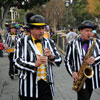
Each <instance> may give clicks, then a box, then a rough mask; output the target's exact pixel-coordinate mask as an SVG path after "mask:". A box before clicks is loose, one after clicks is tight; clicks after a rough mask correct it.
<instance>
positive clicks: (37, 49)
mask: <svg viewBox="0 0 100 100" xmlns="http://www.w3.org/2000/svg"><path fill="white" fill-rule="evenodd" d="M29 19H30V20H29V22H28V25H29V27H30V35H29V36H25V37H24V38H21V39H19V40H18V42H17V47H16V52H15V64H16V66H17V68H18V69H19V70H20V71H21V73H20V76H19V97H20V100H52V96H53V95H54V79H53V72H52V65H56V66H60V64H61V61H62V59H61V55H60V54H59V53H58V51H57V49H56V47H55V44H54V42H53V40H50V39H47V38H44V37H43V34H44V27H45V25H46V22H45V19H44V17H43V16H41V15H33V16H31V17H30V18H29ZM47 73H48V74H47Z"/></svg>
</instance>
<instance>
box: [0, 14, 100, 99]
mask: <svg viewBox="0 0 100 100" xmlns="http://www.w3.org/2000/svg"><path fill="white" fill-rule="evenodd" d="M26 16H28V17H25V18H26V19H25V25H22V24H18V23H12V24H8V23H6V24H5V26H6V29H7V34H6V37H5V43H4V45H3V39H2V37H1V35H0V57H3V51H2V50H4V49H5V50H6V52H7V53H8V58H9V76H10V78H11V79H12V80H14V77H15V76H18V77H19V98H20V100H53V96H54V79H53V70H52V66H57V67H59V66H60V64H61V62H62V57H61V54H60V53H59V51H58V50H57V48H56V45H55V43H54V41H53V40H52V39H51V37H52V36H53V34H54V32H53V31H52V29H50V27H49V25H47V24H46V20H45V18H44V17H43V16H41V15H37V14H33V13H28V14H27V15H26ZM96 29H97V25H95V24H94V23H93V22H92V21H90V20H85V21H83V22H82V24H81V25H80V26H79V27H78V31H79V32H80V35H79V36H78V35H77V33H75V32H73V28H70V29H69V33H67V34H66V56H65V60H64V63H65V67H66V69H67V71H68V73H69V74H70V75H71V77H72V79H73V82H77V81H79V80H80V77H79V72H80V68H81V66H82V67H84V68H83V70H82V73H83V76H82V78H83V77H85V78H86V80H85V82H84V83H83V87H82V88H81V89H80V90H79V91H78V92H77V100H90V97H91V95H92V92H93V89H96V88H99V87H100V70H99V69H100V46H99V44H100V40H99V39H98V38H97V36H96V33H97V32H96ZM50 30H51V31H50ZM1 33H2V32H0V34H1ZM93 44H94V45H93ZM92 45H93V46H94V47H93V48H92V47H91V46H92ZM90 49H92V53H91V55H90V56H87V54H88V53H90V52H89V50H90ZM84 59H85V61H84ZM84 62H85V65H84ZM87 66H89V67H91V68H92V70H93V72H94V75H93V76H92V77H91V78H87V76H85V74H84V73H85V71H84V69H85V67H87ZM82 73H81V74H82ZM87 73H88V71H87V72H86V74H87ZM78 86H79V84H78ZM78 86H75V88H74V89H77V88H78Z"/></svg>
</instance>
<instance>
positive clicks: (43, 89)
mask: <svg viewBox="0 0 100 100" xmlns="http://www.w3.org/2000/svg"><path fill="white" fill-rule="evenodd" d="M20 100H53V98H52V94H51V90H50V84H48V83H47V82H45V81H44V80H42V79H41V80H39V82H38V98H29V97H20Z"/></svg>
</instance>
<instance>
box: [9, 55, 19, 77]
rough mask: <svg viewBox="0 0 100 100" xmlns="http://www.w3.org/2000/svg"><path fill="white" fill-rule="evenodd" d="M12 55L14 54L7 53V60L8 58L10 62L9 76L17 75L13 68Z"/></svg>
mask: <svg viewBox="0 0 100 100" xmlns="http://www.w3.org/2000/svg"><path fill="white" fill-rule="evenodd" d="M13 55H14V53H9V55H8V58H9V61H10V64H9V75H11V74H12V75H14V74H15V73H16V74H18V70H17V69H16V68H15V64H14V62H13Z"/></svg>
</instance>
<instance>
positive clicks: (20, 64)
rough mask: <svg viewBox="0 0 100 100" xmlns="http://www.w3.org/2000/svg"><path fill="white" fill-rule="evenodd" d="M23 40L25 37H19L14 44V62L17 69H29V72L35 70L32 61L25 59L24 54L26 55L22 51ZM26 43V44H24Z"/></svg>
mask: <svg viewBox="0 0 100 100" xmlns="http://www.w3.org/2000/svg"><path fill="white" fill-rule="evenodd" d="M24 41H25V39H19V40H18V41H17V44H16V50H15V54H14V57H15V58H14V62H15V65H16V67H17V68H18V69H21V70H26V71H31V72H33V73H34V72H35V63H34V62H30V61H29V62H28V61H27V60H25V55H27V54H26V53H27V52H26V53H25V52H24V49H26V48H24ZM25 45H27V44H25Z"/></svg>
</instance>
